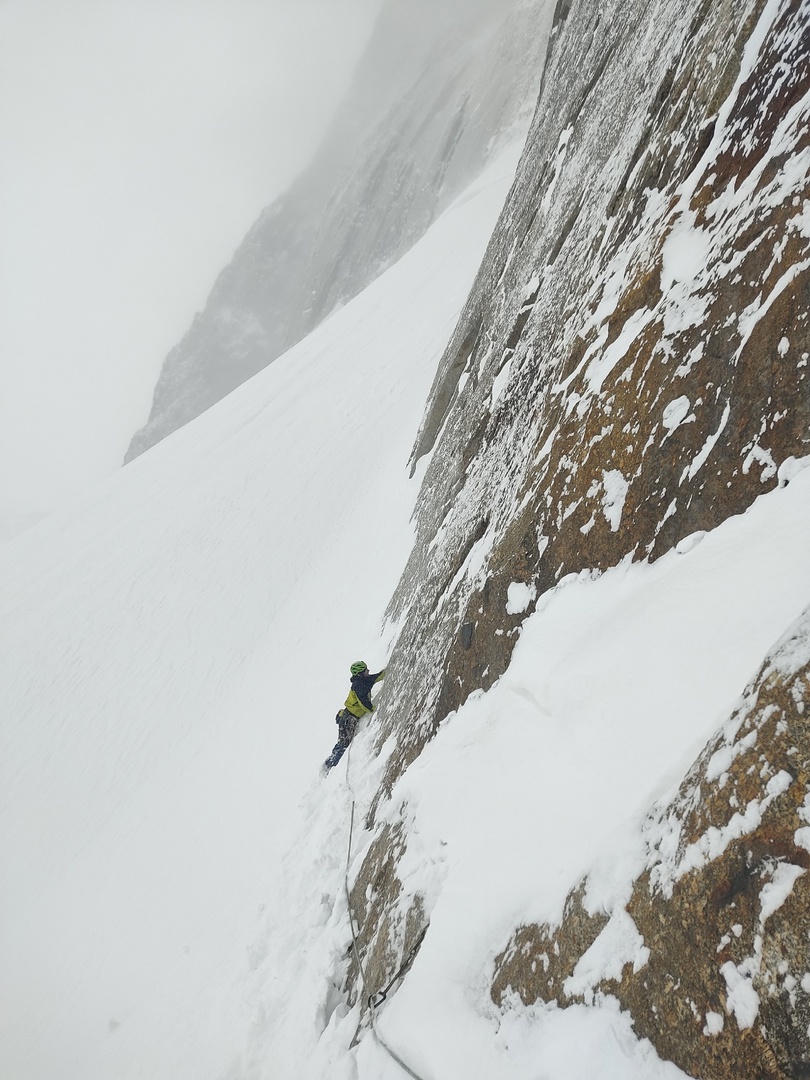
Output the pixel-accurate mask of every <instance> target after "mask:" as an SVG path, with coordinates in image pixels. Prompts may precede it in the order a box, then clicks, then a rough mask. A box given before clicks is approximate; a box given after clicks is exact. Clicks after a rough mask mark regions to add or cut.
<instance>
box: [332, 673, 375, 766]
mask: <svg viewBox="0 0 810 1080" xmlns="http://www.w3.org/2000/svg"><path fill="white" fill-rule="evenodd" d="M349 670H350V671H351V675H352V688H351V690H350V691H349V696H348V697H347V698H346V702H345V704H344V706H343V708H342V709H341V710H340V712H339V713H338V714H337V716H336V717H335V723H336V724H337V726H338V741H337V742H336V743H335V746H334V749H333V750H332V753H331V754H330V755H329V757H328V758H327V759H326V761H325V762H324V763H323V773H324V775H326V773H328V772H329V770H330V769H331V768H332V766H333V765H337V763H338V762H339V761H340V759H341V758H342V757H343V755H344V753H345V752H346V748H347V747H348V745H349V743H350V742H351V741H352V739H353V738H354V733H355V731H356V730H357V723H358V721H359V720H360V719H362V717H364V716H365V715H366V714H367V713H371V712H374V705H373V704H372V701H371V688H372V686H373V685H374V684H375V683H376V682H377V681H378V680H379V679H384V678H385V668H383V670H382V671H378V672H377V674H376V675H372V673H371V672H370V671H369V670H368V665H367V664H366V663H365V662H364V661H363V660H358V661H357V662H356V663H354V664H352V666H351V668H350V669H349Z"/></svg>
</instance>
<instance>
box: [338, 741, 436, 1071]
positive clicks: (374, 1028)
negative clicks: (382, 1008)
mask: <svg viewBox="0 0 810 1080" xmlns="http://www.w3.org/2000/svg"><path fill="white" fill-rule="evenodd" d="M351 754H352V748H351V744H349V749H348V751H347V752H346V785H347V787H348V788H349V791H350V792H351V793H352V809H351V814H350V816H349V842H348V844H347V847H346V866H345V869H344V873H343V887H344V889H345V891H346V908H347V910H348V913H349V927H350V929H351V932H352V948H353V949H354V958H355V960H356V961H357V970H358V971H359V972H360V981H361V982H362V984H363V995H364V996H365V999H366V1003H367V1004H368V1009H369V1013H370V1014H371V1030H372V1032H373V1034H374V1038H375V1039H376V1040H377V1042H378V1043H379V1044H380V1046H381V1047H382V1048H383V1050H385V1052H386V1053H387V1054H388V1056H389V1057H390V1058H391V1059H392V1060H393V1061H395V1062H396V1063H397V1065H399V1067H400V1068H401V1069H404V1071H405V1072H406V1073H407V1074H408V1076H410V1077H412V1078H413V1080H423V1078H422V1077H421V1076H420V1075H419V1074H418V1073H416V1072H414V1071H413V1069H412V1068H411V1067H410V1066H409V1065H406V1063H405V1062H404V1061H403V1060H402V1058H401V1057H400V1056H399V1054H397V1052H396V1051H395V1050H392V1049H391V1047H390V1046H389V1045H388V1043H387V1042H386V1041H385V1039H384V1038H383V1037H382V1035H381V1034H380V1031H379V1028H378V1027H377V1008H376V1005H375V1004H374V995H373V994H369V992H368V986H367V985H366V971H365V968H364V967H363V960H362V958H361V956H360V949H359V947H358V944H357V934H356V932H355V928H354V916H353V915H352V901H351V893H350V890H349V866H350V865H351V860H352V836H353V834H354V811H355V807H356V806H357V800H356V799H355V797H354V792H353V791H352V787H351V783H350V782H349V769H350V766H351ZM407 962H408V961H407V960H406V961H405V964H407ZM403 966H404V965H403ZM402 970H403V969H402V968H400V970H399V971H398V972H397V973H396V975H395V976H394V978H393V979H392V980H391V982H390V983H389V984H388V986H387V987H386V988H385V990H384V991H383V996H384V995H385V994H387V992H388V991H389V990H390V989H391V987H392V986H393V985H394V983H395V982H396V980H397V979H398V978H399V977H400V975H401V974H402Z"/></svg>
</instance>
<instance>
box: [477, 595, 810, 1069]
mask: <svg viewBox="0 0 810 1080" xmlns="http://www.w3.org/2000/svg"><path fill="white" fill-rule="evenodd" d="M809 824H810V609H808V611H806V612H805V614H804V616H803V617H802V618H801V619H800V620H799V622H798V623H797V624H796V625H795V626H794V627H793V628H791V630H790V631H789V632H788V633H787V634H786V635H785V637H784V638H783V640H782V641H781V642H780V643H779V645H778V646H777V647H776V649H775V650H774V652H773V653H772V654H771V656H770V657H769V658H768V659H767V661H766V663H765V664H764V666H763V668H762V670H761V672H760V673H759V675H758V677H757V678H756V679H755V680H754V682H753V683H752V684H751V686H749V687H748V689H747V690H746V692H745V694H744V696H743V700H742V703H741V704H740V706H739V707H738V708H737V709H736V710H735V712H734V713H733V715H732V716H731V717H730V719H729V720H728V721H727V723H726V724H724V725H723V727H722V728H721V730H720V732H719V733H718V734H717V735H716V736H715V738H714V739H712V740H711V741H710V743H709V744H708V745H707V747H706V748H705V750H704V751H703V753H702V754H701V755H700V757H699V758H698V760H697V761H696V762H695V764H694V765H693V767H692V769H691V770H690V771H689V773H688V775H687V776H686V778H685V780H684V782H683V783H682V784H681V787H680V789H679V791H678V794H677V796H676V797H675V799H674V800H673V801H672V803H670V804H669V805H665V806H662V807H657V808H656V809H655V810H654V811H653V812H652V813H651V814H650V816H649V817H648V819H647V821H646V823H645V826H644V829H643V833H642V837H641V840H642V842H643V851H642V852H640V856H639V862H640V863H641V864H642V865H643V867H644V868H643V871H642V872H641V873H640V874H639V875H638V877H637V878H636V879H635V880H634V881H632V882H628V887H627V892H628V894H629V897H630V898H629V900H628V901H627V903H626V904H617V906H616V907H615V909H614V910H612V911H610V912H605V911H604V910H603V909H602V908H601V906H600V905H599V903H594V902H593V900H590V902H589V881H588V880H587V879H586V880H585V881H584V882H581V883H580V884H579V885H578V886H577V888H576V889H575V890H574V891H573V892H572V893H571V895H570V896H569V898H568V901H567V903H566V908H565V912H564V915H563V918H562V920H561V922H560V925H559V926H556V927H551V926H547V925H545V926H523V927H520V928H519V929H517V930H516V932H515V934H514V936H513V938H512V940H511V941H510V942H509V944H508V946H507V948H506V949H505V950H504V952H503V953H502V954H501V955H500V956H499V957H498V959H497V961H496V965H495V976H494V980H493V990H492V992H493V997H494V998H495V1000H496V1001H498V1002H499V1003H503V1002H504V1001H505V1000H506V999H507V998H508V996H509V994H510V993H512V994H517V995H519V997H520V998H521V999H522V1001H523V1002H524V1003H525V1004H530V1003H533V1002H535V1001H538V1000H543V1001H555V1002H557V1004H558V1005H560V1006H562V1007H565V1006H566V1005H570V1004H572V1003H573V1002H575V1001H580V1002H586V1003H591V1002H593V1001H594V999H595V998H598V997H599V996H600V995H607V994H609V995H612V996H614V997H616V998H618V1000H619V1002H620V1003H621V1005H622V1007H623V1008H626V1009H628V1010H629V1012H630V1013H631V1015H632V1017H633V1022H634V1026H635V1029H636V1032H637V1033H638V1034H639V1035H640V1036H643V1037H646V1038H648V1039H649V1040H650V1041H651V1042H652V1043H653V1045H654V1046H655V1047H656V1049H657V1051H658V1053H659V1054H660V1055H661V1056H662V1057H665V1058H668V1059H669V1060H671V1061H674V1062H675V1064H676V1065H678V1066H679V1067H680V1068H682V1069H683V1070H685V1071H686V1072H687V1073H689V1074H690V1075H693V1076H700V1077H703V1078H712V1080H714V1078H718V1080H719V1078H724V1080H725V1078H729V1080H730V1078H731V1077H737V1076H746V1077H752V1078H753V1077H762V1078H765V1077H767V1078H769V1080H770V1078H774V1080H776V1078H779V1080H782V1078H784V1077H806V1076H810V1037H809V1036H808V1027H809V1026H810V933H809V931H810V875H808V873H807V871H808V870H810V828H808V825H809ZM617 935H622V940H625V941H627V943H628V948H627V950H626V957H627V959H626V963H625V964H624V966H623V967H622V969H621V971H618V970H615V971H604V970H603V969H601V968H600V964H599V960H598V956H599V945H600V941H602V940H607V939H608V937H609V936H612V937H613V938H614V939H615V938H616V936H617Z"/></svg>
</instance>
